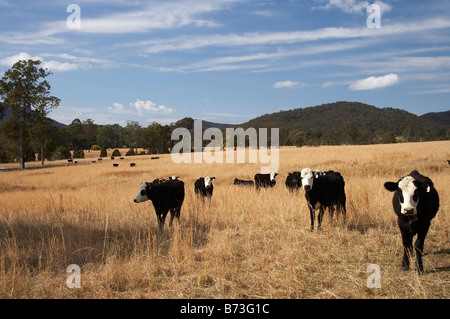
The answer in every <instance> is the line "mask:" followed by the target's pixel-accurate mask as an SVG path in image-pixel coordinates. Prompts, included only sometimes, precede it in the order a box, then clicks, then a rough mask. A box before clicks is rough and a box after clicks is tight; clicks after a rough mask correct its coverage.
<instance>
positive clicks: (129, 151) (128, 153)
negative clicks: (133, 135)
mask: <svg viewBox="0 0 450 319" xmlns="http://www.w3.org/2000/svg"><path fill="white" fill-rule="evenodd" d="M133 155H136V153H135V152H134V149H132V148H130V149H129V150H128V152H127V153H126V154H125V156H133Z"/></svg>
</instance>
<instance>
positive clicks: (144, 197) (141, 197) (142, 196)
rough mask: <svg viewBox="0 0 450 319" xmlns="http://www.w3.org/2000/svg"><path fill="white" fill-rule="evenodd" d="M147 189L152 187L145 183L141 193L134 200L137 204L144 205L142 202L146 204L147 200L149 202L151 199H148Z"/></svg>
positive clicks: (140, 189) (142, 185)
mask: <svg viewBox="0 0 450 319" xmlns="http://www.w3.org/2000/svg"><path fill="white" fill-rule="evenodd" d="M147 187H150V183H147V182H143V183H142V184H141V187H139V192H138V193H137V195H136V197H135V198H134V202H135V203H142V202H145V201H146V200H149V198H148V197H147V192H146V189H147Z"/></svg>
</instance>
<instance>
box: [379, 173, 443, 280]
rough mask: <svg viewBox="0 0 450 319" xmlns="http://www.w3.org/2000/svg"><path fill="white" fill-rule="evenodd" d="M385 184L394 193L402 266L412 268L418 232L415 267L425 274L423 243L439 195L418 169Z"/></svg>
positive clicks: (393, 202) (435, 210) (437, 205)
mask: <svg viewBox="0 0 450 319" xmlns="http://www.w3.org/2000/svg"><path fill="white" fill-rule="evenodd" d="M384 187H385V188H386V189H387V190H388V191H391V192H395V193H394V197H393V199H392V205H393V207H394V212H395V214H396V215H397V217H398V226H399V228H400V232H401V234H402V241H403V248H404V253H403V261H402V269H403V270H407V269H409V256H408V255H409V254H411V255H412V253H413V246H412V241H413V237H414V236H415V235H416V234H417V239H416V242H415V243H414V249H415V251H416V267H417V271H418V272H419V274H421V273H423V263H422V254H423V245H424V242H425V237H426V236H427V233H428V229H429V228H430V223H431V220H432V219H433V218H434V216H435V215H436V213H437V211H438V209H439V195H438V192H437V191H436V189H435V188H434V185H433V182H432V181H431V179H429V178H428V177H426V176H423V175H421V174H420V173H419V172H418V171H417V170H414V171H412V172H411V173H410V174H409V175H408V176H405V177H402V178H401V179H400V180H399V181H398V182H396V183H394V182H386V183H384Z"/></svg>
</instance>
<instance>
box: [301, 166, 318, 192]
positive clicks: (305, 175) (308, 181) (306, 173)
mask: <svg viewBox="0 0 450 319" xmlns="http://www.w3.org/2000/svg"><path fill="white" fill-rule="evenodd" d="M300 175H301V178H302V186H303V189H304V190H305V191H310V190H311V189H312V187H313V183H314V177H315V174H314V172H313V171H312V170H311V169H310V168H304V169H302V171H301V173H300Z"/></svg>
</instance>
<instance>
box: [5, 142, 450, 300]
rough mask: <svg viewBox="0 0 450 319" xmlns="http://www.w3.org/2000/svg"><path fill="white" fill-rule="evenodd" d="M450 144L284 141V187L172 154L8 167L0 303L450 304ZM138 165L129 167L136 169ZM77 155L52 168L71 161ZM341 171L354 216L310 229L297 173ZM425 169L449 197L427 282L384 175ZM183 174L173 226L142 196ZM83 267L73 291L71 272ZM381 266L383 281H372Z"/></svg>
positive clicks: (253, 167)
mask: <svg viewBox="0 0 450 319" xmlns="http://www.w3.org/2000/svg"><path fill="white" fill-rule="evenodd" d="M447 159H450V142H449V141H444V142H430V143H410V144H398V145H376V146H329V147H316V148H307V147H304V148H282V149H281V150H280V169H279V176H278V177H277V185H276V187H275V188H274V189H270V190H264V189H263V190H261V191H260V192H259V193H257V192H256V191H255V190H254V189H252V188H241V187H237V186H234V185H232V183H233V180H234V178H235V177H239V178H242V179H253V176H254V174H255V173H258V172H259V165H257V164H179V165H176V164H174V163H173V162H172V161H171V158H170V155H160V159H159V160H150V156H140V157H130V158H125V159H124V160H121V161H120V160H116V162H117V163H119V164H120V166H119V167H116V168H114V167H112V164H111V162H112V161H111V160H110V159H109V158H108V159H105V160H103V163H95V164H93V163H90V162H91V159H90V158H88V159H85V160H81V162H80V164H85V165H67V166H63V167H50V168H44V169H39V170H26V171H3V172H0V298H142V297H144V298H448V297H449V292H448V289H449V283H450V257H449V254H450V253H449V249H450V247H449V225H450V218H449V210H450V209H449V207H450V206H449V202H448V198H449V192H450V179H449V172H450V168H449V165H448V164H447V161H446V160H447ZM130 162H136V163H137V165H136V167H134V168H131V167H130V166H129V165H128V164H129V163H130ZM64 163H66V162H65V161H61V162H55V163H54V164H64ZM304 167H311V168H313V169H321V170H328V169H334V170H337V171H340V172H341V173H342V175H343V176H344V178H345V181H346V193H347V210H348V213H347V223H346V225H342V223H341V222H340V221H339V222H336V221H335V222H334V223H330V222H329V219H328V217H327V215H326V216H325V217H324V224H323V231H322V232H317V231H315V232H313V233H311V232H310V231H309V226H310V220H309V211H308V209H307V206H306V201H305V198H304V192H303V191H300V192H299V194H297V195H293V194H290V193H289V192H288V191H287V190H286V188H285V186H284V180H285V178H286V176H287V173H288V172H291V171H294V170H301V169H302V168H304ZM413 169H418V170H419V171H420V172H421V173H422V174H424V175H427V176H429V177H430V178H431V179H432V180H433V181H434V184H435V187H436V189H437V190H438V192H439V195H440V199H441V207H440V210H439V212H438V214H437V216H436V218H435V219H434V220H433V221H432V225H431V228H430V231H429V234H428V237H427V239H426V241H425V256H424V268H425V274H424V275H423V276H418V275H416V273H415V271H414V269H412V270H411V271H401V270H400V262H401V257H402V253H403V248H402V245H401V237H400V234H399V231H398V227H397V225H396V216H395V214H394V213H393V210H392V206H391V199H392V194H391V193H389V192H387V191H385V190H384V188H383V183H384V182H386V181H388V180H393V181H396V180H398V178H400V177H401V176H404V175H407V174H408V173H410V172H411V171H412V170H413ZM171 175H178V176H180V179H182V180H183V181H184V182H185V190H186V198H185V201H184V204H183V207H182V210H181V220H180V222H179V223H177V222H175V223H174V226H173V227H169V226H168V225H167V222H166V225H165V227H164V231H163V232H159V231H158V225H157V221H156V216H155V213H154V210H153V207H152V205H151V203H150V202H145V203H141V204H135V203H134V202H133V198H134V196H135V195H136V193H137V190H138V188H139V185H140V184H141V182H143V181H152V180H153V179H154V178H156V177H165V178H167V177H169V176H171ZM205 175H211V176H215V177H216V181H215V182H214V195H213V198H212V200H211V203H208V202H207V203H205V204H203V203H202V202H201V200H198V199H196V198H195V196H194V192H193V183H194V181H195V179H197V178H198V177H200V176H205ZM70 264H77V265H79V266H80V267H81V288H80V289H77V288H74V289H69V288H68V287H67V285H66V280H67V278H68V276H69V274H68V273H66V268H67V266H68V265H70ZM369 264H377V265H379V266H380V268H381V288H379V289H369V288H368V287H367V284H366V282H367V277H368V276H369V274H367V273H366V269H367V266H368V265H369Z"/></svg>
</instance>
